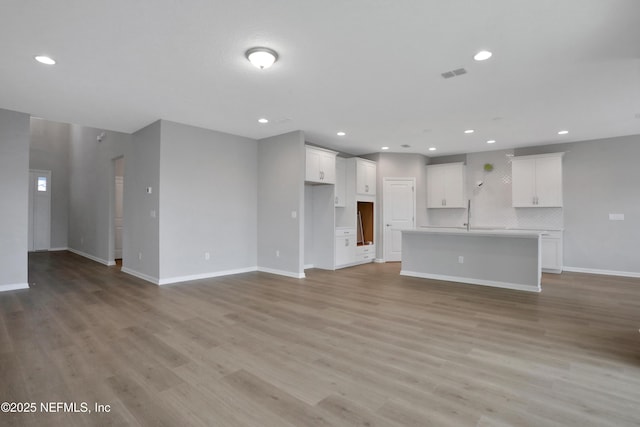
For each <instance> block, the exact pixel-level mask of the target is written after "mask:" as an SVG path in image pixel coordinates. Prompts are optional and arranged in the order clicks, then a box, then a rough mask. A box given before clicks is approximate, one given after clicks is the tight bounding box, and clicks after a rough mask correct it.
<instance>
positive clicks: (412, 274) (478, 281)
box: [400, 270, 542, 292]
mask: <svg viewBox="0 0 640 427" xmlns="http://www.w3.org/2000/svg"><path fill="white" fill-rule="evenodd" d="M400 275H401V276H410V277H419V278H421V279H433V280H444V281H446V282H458V283H467V284H470V285H481V286H492V287H494V288H505V289H514V290H517V291H527V292H541V291H542V288H541V287H537V286H532V285H522V284H519V283H507V282H496V281H493V280H482V279H471V278H468V277H458V276H445V275H441V274H429V273H421V272H418V271H407V270H401V271H400Z"/></svg>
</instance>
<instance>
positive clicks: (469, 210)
mask: <svg viewBox="0 0 640 427" xmlns="http://www.w3.org/2000/svg"><path fill="white" fill-rule="evenodd" d="M462 225H464V226H465V227H467V231H469V229H470V228H471V199H469V200H467V222H465V223H464V224H462Z"/></svg>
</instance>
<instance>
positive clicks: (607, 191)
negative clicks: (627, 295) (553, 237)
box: [515, 135, 640, 274]
mask: <svg viewBox="0 0 640 427" xmlns="http://www.w3.org/2000/svg"><path fill="white" fill-rule="evenodd" d="M558 151H564V152H565V155H564V159H563V193H564V223H565V232H564V265H565V266H567V267H573V268H579V269H589V270H607V271H612V272H626V273H635V274H640V249H638V242H640V167H638V159H640V135H631V136H624V137H618V138H607V139H598V140H592V141H581V142H574V143H569V144H562V145H548V146H538V147H528V148H526V149H518V150H516V151H515V154H516V155H518V156H522V155H530V154H542V153H549V152H558ZM610 213H621V214H624V216H625V219H624V221H610V220H609V214H610Z"/></svg>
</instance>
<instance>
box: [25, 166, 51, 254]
mask: <svg viewBox="0 0 640 427" xmlns="http://www.w3.org/2000/svg"><path fill="white" fill-rule="evenodd" d="M32 174H35V175H36V176H37V175H42V176H46V177H47V191H46V194H47V203H48V207H47V211H48V218H47V230H48V234H49V235H48V236H47V248H46V249H36V248H35V233H34V232H35V212H34V209H35V203H34V202H35V196H36V195H37V190H36V188H35V187H34V185H35V186H37V185H38V184H37V181H36V182H35V183H34V182H32V181H31V175H32ZM51 176H52V173H51V171H50V170H44V169H29V195H28V198H29V200H28V208H29V217H28V221H27V231H28V233H27V234H28V239H29V241H28V245H27V250H28V251H29V252H36V251H48V250H51V199H52V188H53V187H52V186H51ZM36 179H37V178H36Z"/></svg>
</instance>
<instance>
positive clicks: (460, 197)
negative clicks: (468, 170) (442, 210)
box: [443, 164, 467, 208]
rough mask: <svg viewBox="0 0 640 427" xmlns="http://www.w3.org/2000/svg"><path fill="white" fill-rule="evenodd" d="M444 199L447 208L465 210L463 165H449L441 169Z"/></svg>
mask: <svg viewBox="0 0 640 427" xmlns="http://www.w3.org/2000/svg"><path fill="white" fill-rule="evenodd" d="M443 175H444V182H443V184H444V198H445V207H447V208H466V207H467V200H466V199H467V197H466V192H465V182H464V181H465V179H464V165H458V164H456V165H451V166H447V167H446V168H443Z"/></svg>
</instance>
